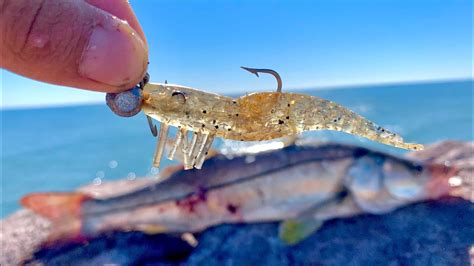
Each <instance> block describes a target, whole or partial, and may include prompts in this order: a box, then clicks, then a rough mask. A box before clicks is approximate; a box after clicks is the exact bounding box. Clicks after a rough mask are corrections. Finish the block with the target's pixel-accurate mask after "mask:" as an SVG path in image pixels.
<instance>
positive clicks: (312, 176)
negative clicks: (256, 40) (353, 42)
mask: <svg viewBox="0 0 474 266" xmlns="http://www.w3.org/2000/svg"><path fill="white" fill-rule="evenodd" d="M248 156H252V160H248V158H247V157H248ZM205 165H206V166H205V167H204V168H203V170H200V171H197V170H188V171H184V170H183V167H182V166H181V167H179V169H174V170H168V173H167V175H168V177H167V179H165V180H164V181H162V182H159V183H154V184H148V185H146V186H145V187H142V188H139V189H137V190H135V191H132V192H129V193H126V194H123V195H120V196H114V197H110V198H105V199H98V198H93V197H91V196H89V195H86V194H83V193H80V192H74V193H33V194H30V195H27V196H25V197H24V198H23V199H22V204H23V205H24V206H26V207H27V208H29V209H31V210H33V211H34V212H36V213H37V214H40V215H42V216H44V217H47V218H49V219H50V220H51V221H52V224H53V230H52V234H51V235H50V237H49V240H48V243H54V242H57V241H73V240H80V239H88V238H92V237H94V236H96V235H98V234H100V233H103V232H107V231H112V230H140V231H145V232H149V233H163V232H167V233H183V232H198V231H201V230H204V229H206V228H208V227H210V226H213V225H217V224H222V223H242V222H263V221H283V222H282V224H281V227H280V237H281V238H282V240H284V241H285V242H286V243H288V244H294V243H297V242H298V241H300V240H302V239H304V238H306V237H307V236H309V235H310V234H311V233H312V232H314V231H315V230H317V229H318V228H319V227H320V226H321V225H322V223H323V222H324V221H326V220H328V219H332V218H338V217H347V216H353V215H356V214H360V213H371V214H383V213H387V212H390V211H392V210H394V209H396V208H398V207H400V206H404V205H407V204H410V203H413V202H417V201H423V200H430V199H437V198H439V197H441V196H444V195H448V194H449V193H450V191H451V190H452V182H451V184H450V179H452V178H455V177H456V171H457V170H456V169H455V168H454V167H450V166H445V165H440V164H432V163H419V162H416V161H414V160H408V159H404V158H400V157H395V156H392V155H389V154H385V153H380V152H376V151H372V150H369V149H366V148H361V147H355V146H348V145H340V144H327V145H320V146H296V145H292V146H289V147H285V148H283V149H279V150H274V151H269V152H263V153H259V154H252V155H240V156H237V157H234V158H232V159H229V158H227V157H226V156H224V155H216V156H214V157H211V158H209V159H208V160H206V161H205Z"/></svg>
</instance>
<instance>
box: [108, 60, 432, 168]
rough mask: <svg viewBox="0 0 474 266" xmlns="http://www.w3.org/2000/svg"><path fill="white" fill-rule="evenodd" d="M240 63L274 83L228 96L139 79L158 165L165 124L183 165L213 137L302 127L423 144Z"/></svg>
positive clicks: (246, 137)
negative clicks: (269, 88)
mask: <svg viewBox="0 0 474 266" xmlns="http://www.w3.org/2000/svg"><path fill="white" fill-rule="evenodd" d="M245 69H246V70H249V71H251V72H252V73H254V74H257V73H258V72H263V73H271V74H274V75H275V77H276V78H277V80H278V84H279V89H278V90H277V91H276V92H257V93H251V94H247V95H245V96H242V97H239V98H236V99H233V98H231V97H226V96H222V95H218V94H214V93H209V92H204V91H201V90H197V89H193V88H189V87H184V86H180V85H171V84H152V83H146V84H142V90H141V91H140V93H141V95H140V96H141V97H142V99H141V100H142V101H141V108H142V110H143V111H144V113H145V114H146V115H147V116H148V117H151V118H153V119H156V120H158V121H159V122H161V126H160V133H159V141H158V145H157V151H156V154H155V160H154V166H156V167H157V166H159V163H160V160H161V157H162V153H163V151H164V146H165V141H166V137H167V135H168V129H169V126H170V125H171V126H175V127H177V128H178V133H177V136H176V140H175V142H174V145H173V147H172V149H171V151H170V154H169V156H168V158H169V159H173V157H174V154H175V152H176V150H177V149H182V152H183V155H184V158H183V160H184V167H185V169H190V168H193V167H195V168H198V169H200V168H201V166H202V164H203V162H204V159H205V157H206V155H207V152H208V150H209V149H210V147H211V145H212V142H213V140H214V138H215V137H220V138H224V139H230V140H238V141H262V140H271V139H275V138H280V137H285V136H291V135H295V134H299V133H301V132H303V131H310V130H337V131H343V132H346V133H349V134H352V135H357V136H361V137H364V138H367V139H370V140H373V141H377V142H380V143H383V144H387V145H391V146H394V147H398V148H403V149H411V150H422V149H423V146H422V145H420V144H412V143H405V142H403V139H402V138H401V137H400V136H399V135H397V134H395V133H393V132H390V131H389V130H387V129H384V128H382V127H380V126H378V125H376V124H374V123H373V122H371V121H369V120H367V119H365V118H364V117H362V116H360V115H358V114H356V113H354V112H352V111H351V110H349V109H347V108H345V107H343V106H341V105H339V104H337V103H335V102H331V101H328V100H325V99H322V98H318V97H314V96H310V95H305V94H298V93H283V92H281V79H280V78H279V75H278V74H277V73H276V72H275V71H272V70H267V69H248V68H245ZM112 110H114V109H113V108H112ZM150 121H151V120H149V122H150ZM150 125H151V124H150ZM154 130H155V134H154V135H156V134H157V132H156V128H154ZM152 131H153V127H152ZM189 131H190V132H192V134H193V135H192V139H191V140H188V132H189Z"/></svg>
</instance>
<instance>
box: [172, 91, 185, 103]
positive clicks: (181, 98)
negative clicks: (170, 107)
mask: <svg viewBox="0 0 474 266" xmlns="http://www.w3.org/2000/svg"><path fill="white" fill-rule="evenodd" d="M171 97H173V98H176V99H179V101H180V102H181V103H186V94H185V93H184V92H182V91H173V93H171Z"/></svg>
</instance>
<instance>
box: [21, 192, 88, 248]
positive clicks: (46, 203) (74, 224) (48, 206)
mask: <svg viewBox="0 0 474 266" xmlns="http://www.w3.org/2000/svg"><path fill="white" fill-rule="evenodd" d="M90 199H91V197H90V196H87V195H85V194H82V193H60V192H59V193H32V194H28V195H26V196H25V197H23V198H22V199H21V204H22V205H23V206H24V207H25V208H28V209H30V210H32V211H33V212H34V213H36V214H38V215H40V216H43V217H45V218H47V219H48V220H50V221H51V230H50V232H51V233H50V235H49V237H48V240H47V242H46V243H45V244H54V243H57V242H76V241H82V240H84V239H85V237H84V236H83V235H82V233H81V229H82V219H81V212H82V211H81V209H82V203H83V202H84V201H87V200H90Z"/></svg>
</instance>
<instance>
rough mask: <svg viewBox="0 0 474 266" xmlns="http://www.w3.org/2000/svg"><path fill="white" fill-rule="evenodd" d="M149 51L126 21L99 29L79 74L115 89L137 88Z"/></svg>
mask: <svg viewBox="0 0 474 266" xmlns="http://www.w3.org/2000/svg"><path fill="white" fill-rule="evenodd" d="M147 64H148V51H147V48H146V46H145V44H144V43H143V41H142V40H141V39H140V38H139V37H138V35H137V34H136V33H135V31H134V30H133V29H132V28H131V27H130V26H129V25H128V24H127V23H126V22H123V21H118V22H117V23H115V25H113V26H111V25H107V26H96V27H95V28H94V30H93V31H92V34H91V36H90V39H89V43H88V44H87V46H86V48H85V50H84V51H83V54H82V57H81V61H80V62H79V74H80V75H81V76H83V77H86V78H89V79H92V80H94V81H97V82H100V83H104V84H107V85H111V86H115V87H126V86H134V85H135V84H133V83H132V84H131V82H135V83H137V82H138V81H139V80H140V79H141V78H142V77H143V75H144V74H145V72H146V67H147Z"/></svg>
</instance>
